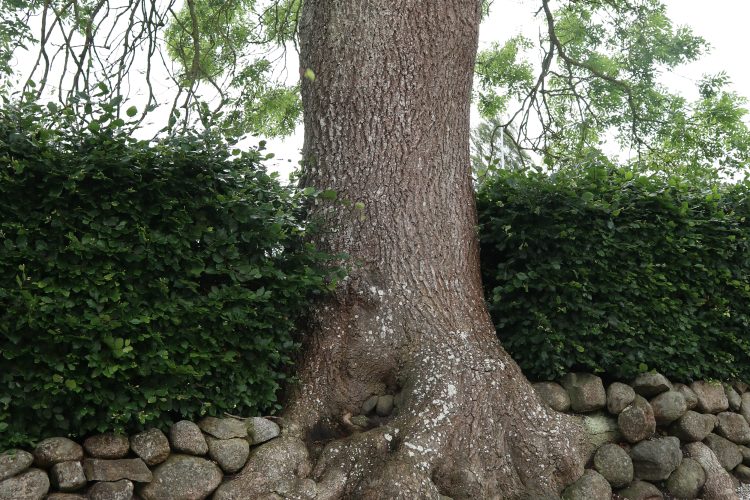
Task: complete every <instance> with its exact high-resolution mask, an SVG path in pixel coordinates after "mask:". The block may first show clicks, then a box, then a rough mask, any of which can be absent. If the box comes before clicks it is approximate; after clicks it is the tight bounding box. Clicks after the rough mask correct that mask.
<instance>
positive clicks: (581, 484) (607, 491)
mask: <svg viewBox="0 0 750 500" xmlns="http://www.w3.org/2000/svg"><path fill="white" fill-rule="evenodd" d="M611 498H612V487H611V486H610V485H609V483H608V482H607V480H606V479H604V477H602V475H601V474H599V473H598V472H596V471H593V470H591V469H587V470H586V471H584V473H583V476H581V477H580V478H578V480H577V481H576V482H574V483H573V484H571V485H570V486H568V487H567V488H565V491H563V494H562V500H611Z"/></svg>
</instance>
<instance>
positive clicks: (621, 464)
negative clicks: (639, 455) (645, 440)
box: [594, 443, 633, 488]
mask: <svg viewBox="0 0 750 500" xmlns="http://www.w3.org/2000/svg"><path fill="white" fill-rule="evenodd" d="M594 469H596V471H597V472H598V473H599V474H601V475H602V476H603V477H604V479H606V480H607V481H608V482H609V484H611V485H612V486H613V487H615V488H622V487H623V486H627V485H628V484H630V482H631V481H632V480H633V461H632V460H631V459H630V456H629V455H628V453H627V452H626V451H625V450H623V449H622V448H621V447H620V446H618V445H616V444H612V443H608V444H605V445H604V446H602V447H601V448H599V449H598V450H597V451H596V455H594Z"/></svg>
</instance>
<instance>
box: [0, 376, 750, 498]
mask: <svg viewBox="0 0 750 500" xmlns="http://www.w3.org/2000/svg"><path fill="white" fill-rule="evenodd" d="M534 389H535V390H536V392H537V393H538V394H539V395H540V397H541V399H542V400H543V401H544V402H545V403H546V404H548V405H549V406H550V407H552V408H553V409H555V410H557V411H562V412H568V413H573V414H576V415H577V416H578V418H580V419H581V422H582V424H583V426H584V428H585V429H586V431H587V433H588V436H589V448H588V449H587V450H586V451H587V453H588V456H589V460H588V467H587V469H586V472H585V474H584V475H583V476H582V477H581V478H580V479H579V480H578V481H576V482H575V483H573V484H572V485H570V486H569V487H568V488H567V489H566V490H565V491H564V492H563V494H562V499H563V500H611V499H631V500H647V499H648V500H654V499H661V498H670V499H674V498H685V499H692V498H702V499H704V500H734V499H739V496H738V493H737V492H738V491H740V486H739V485H740V483H741V482H742V483H750V390H749V389H750V387H748V385H747V384H745V383H741V382H735V383H733V384H720V383H716V382H694V383H692V384H690V385H684V384H672V383H671V382H670V381H669V380H667V379H666V378H665V377H664V376H662V375H660V374H658V373H645V374H642V375H640V376H638V377H637V378H636V379H635V380H633V381H632V382H630V383H628V384H625V383H622V382H614V383H612V384H609V386H607V387H606V388H605V385H604V383H603V382H602V379H601V378H599V377H598V376H596V375H592V374H589V373H569V374H567V375H566V376H565V377H563V378H562V379H561V380H560V381H559V382H539V383H536V384H534ZM399 397H400V395H396V396H392V395H380V396H373V397H372V398H369V399H368V400H367V401H365V403H364V405H363V407H362V411H361V415H356V416H354V417H351V418H350V420H351V422H350V424H351V425H353V426H358V427H361V428H362V429H363V430H364V429H366V428H367V427H372V426H373V425H377V420H378V418H379V417H382V416H385V415H388V414H390V413H391V411H393V409H394V407H396V408H397V407H398V406H399V403H400V401H399ZM360 421H361V422H360ZM279 434H280V429H279V426H278V425H277V424H276V423H275V422H273V421H272V420H269V419H264V418H259V417H256V418H249V419H240V418H232V417H227V418H215V417H206V418H204V419H202V420H200V421H199V422H197V423H194V422H190V421H187V420H183V421H180V422H177V423H175V424H174V425H172V427H171V428H170V429H169V431H168V432H167V433H166V434H164V433H163V432H162V431H160V430H158V429H149V430H146V431H144V432H141V433H139V434H135V435H132V436H129V437H128V436H122V435H115V434H100V435H95V436H90V437H88V438H87V439H86V440H84V441H83V443H80V444H79V443H76V442H74V441H72V440H70V439H68V438H64V437H53V438H49V439H45V440H43V441H41V442H40V443H39V444H38V445H37V446H36V448H35V449H34V450H32V451H31V452H29V451H26V450H8V451H5V452H3V453H0V500H42V499H45V498H46V499H50V500H82V499H94V500H131V499H142V500H166V499H169V500H199V499H204V498H209V497H210V496H211V495H212V494H213V492H214V491H215V490H216V489H217V488H218V486H219V485H220V484H221V483H222V481H223V480H224V476H225V475H231V474H234V473H236V472H238V471H239V470H240V469H242V467H243V466H244V465H245V463H246V462H247V459H248V456H249V455H250V453H251V452H252V448H253V447H254V446H257V445H259V444H261V443H264V442H266V441H269V440H271V439H273V438H275V437H277V436H278V435H279Z"/></svg>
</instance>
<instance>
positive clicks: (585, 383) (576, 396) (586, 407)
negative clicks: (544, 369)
mask: <svg viewBox="0 0 750 500" xmlns="http://www.w3.org/2000/svg"><path fill="white" fill-rule="evenodd" d="M561 382H562V386H563V387H564V388H565V390H566V391H568V396H569V397H570V407H571V408H572V409H573V411H574V412H578V413H587V412H590V411H595V410H599V409H601V408H604V407H605V406H606V405H607V393H606V392H605V390H604V384H602V379H600V378H599V377H597V376H596V375H592V374H590V373H568V374H566V375H565V376H564V377H563V378H562V381H561Z"/></svg>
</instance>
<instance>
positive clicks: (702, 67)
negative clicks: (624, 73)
mask: <svg viewBox="0 0 750 500" xmlns="http://www.w3.org/2000/svg"><path fill="white" fill-rule="evenodd" d="M663 1H664V4H665V5H666V6H667V9H668V15H669V17H670V19H671V20H672V21H673V22H674V24H675V25H677V26H682V25H687V26H690V27H691V28H693V31H694V32H695V33H696V34H697V35H700V36H702V37H703V38H705V39H706V40H707V41H708V42H709V43H710V45H711V52H710V53H709V54H707V55H704V56H703V57H702V58H701V59H700V60H699V61H698V62H695V63H693V64H689V65H685V66H682V67H680V68H677V69H676V70H675V71H673V72H671V73H669V74H665V75H663V77H662V82H663V83H664V84H665V85H667V86H669V87H670V88H671V89H672V90H674V91H676V92H679V93H681V94H683V95H684V96H685V97H687V98H688V99H695V98H696V97H697V90H696V82H697V81H699V80H700V79H701V77H702V76H703V75H705V74H715V73H718V72H720V71H725V72H726V73H727V74H728V75H729V77H730V79H731V81H732V87H731V88H732V90H734V91H736V92H737V93H739V94H741V95H744V96H745V97H746V98H748V99H750V55H748V48H747V45H748V43H747V38H748V31H750V26H748V21H750V0H712V1H710V2H707V1H706V0H663ZM536 5H538V2H534V1H532V0H495V2H494V4H493V6H492V11H491V12H490V16H489V17H488V19H486V20H485V21H484V23H483V24H482V26H481V29H480V32H479V38H480V47H479V48H480V50H481V49H482V48H486V47H488V46H489V45H490V44H491V43H492V42H493V41H498V42H502V41H504V40H507V39H508V38H510V37H512V36H514V35H516V34H519V33H522V34H525V35H526V36H528V37H530V38H532V39H534V40H535V39H536V38H537V33H538V28H537V27H536V24H535V23H534V21H533V17H532V14H533V12H534V10H535V8H538V7H536ZM289 62H290V63H291V64H296V61H295V60H294V59H293V58H290V59H289ZM290 74H297V71H294V70H292V71H290ZM472 119H473V121H475V122H476V121H477V120H478V116H477V114H476V113H474V114H473V116H472ZM267 147H268V150H269V151H270V152H273V153H275V154H276V159H275V161H273V162H272V165H273V166H274V167H275V169H278V170H279V171H280V172H282V174H284V176H286V173H287V172H289V171H291V169H292V166H293V165H294V164H296V162H297V161H298V160H299V150H300V148H301V147H302V131H301V130H300V129H298V130H297V132H296V133H295V134H294V136H292V137H287V138H284V139H276V140H271V141H269V142H268V146H267Z"/></svg>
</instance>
